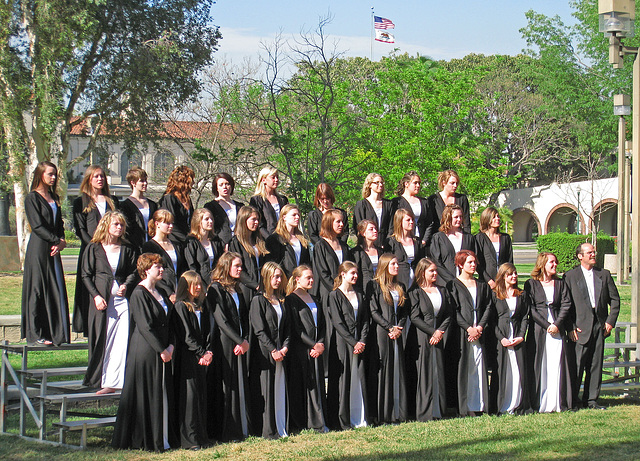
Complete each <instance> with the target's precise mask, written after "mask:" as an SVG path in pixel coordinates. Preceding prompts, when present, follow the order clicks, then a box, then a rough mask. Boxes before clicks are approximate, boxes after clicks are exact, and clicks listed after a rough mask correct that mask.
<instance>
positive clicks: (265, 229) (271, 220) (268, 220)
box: [249, 194, 289, 240]
mask: <svg viewBox="0 0 640 461" xmlns="http://www.w3.org/2000/svg"><path fill="white" fill-rule="evenodd" d="M276 198H277V199H278V204H279V205H280V211H282V208H284V206H285V205H286V204H288V203H289V199H288V198H287V197H285V196H284V195H280V194H276ZM249 205H251V206H252V207H254V208H255V209H257V210H258V211H259V213H260V233H261V234H262V238H264V239H265V240H266V239H267V237H269V236H270V235H271V234H273V232H274V231H275V230H276V225H277V224H278V216H276V210H274V209H273V205H271V203H270V202H269V201H268V200H265V199H264V198H263V197H262V196H261V195H254V196H253V197H251V199H250V200H249Z"/></svg>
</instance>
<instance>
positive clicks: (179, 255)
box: [142, 239, 204, 296]
mask: <svg viewBox="0 0 640 461" xmlns="http://www.w3.org/2000/svg"><path fill="white" fill-rule="evenodd" d="M171 244H172V245H173V249H174V250H175V252H176V259H177V267H178V271H177V272H176V271H175V269H174V268H173V262H172V261H171V256H169V254H168V253H167V252H166V251H165V249H164V248H162V247H161V246H160V244H159V243H158V242H156V241H155V240H153V239H151V240H149V241H148V242H146V243H145V244H144V245H142V252H143V253H155V254H157V255H160V257H161V258H162V262H163V263H164V273H163V274H162V280H158V283H156V286H158V287H159V288H162V290H163V291H164V292H165V293H167V294H168V295H169V296H171V295H172V294H174V293H175V292H176V290H177V289H178V280H180V276H181V275H182V274H183V273H184V272H186V271H187V270H188V266H187V261H186V259H185V257H184V246H183V245H182V244H180V243H178V242H171ZM203 289H204V287H203Z"/></svg>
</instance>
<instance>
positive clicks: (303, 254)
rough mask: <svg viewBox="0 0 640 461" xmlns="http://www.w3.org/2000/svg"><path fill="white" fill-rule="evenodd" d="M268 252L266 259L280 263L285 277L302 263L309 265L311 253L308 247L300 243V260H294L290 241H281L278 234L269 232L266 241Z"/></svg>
mask: <svg viewBox="0 0 640 461" xmlns="http://www.w3.org/2000/svg"><path fill="white" fill-rule="evenodd" d="M266 245H267V250H268V251H269V254H267V255H266V258H265V259H266V260H267V261H273V262H275V263H278V264H280V267H282V269H283V270H284V273H285V275H286V276H287V277H290V276H291V273H292V272H293V270H294V269H295V268H296V267H298V266H300V265H302V264H306V265H308V266H310V265H311V254H310V253H309V248H307V247H305V246H304V245H302V243H300V262H298V261H297V260H296V252H295V250H294V249H293V245H291V243H289V242H287V243H282V242H281V241H280V236H279V235H278V234H275V233H273V234H271V235H270V236H269V238H267V241H266Z"/></svg>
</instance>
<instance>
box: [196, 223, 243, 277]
mask: <svg viewBox="0 0 640 461" xmlns="http://www.w3.org/2000/svg"><path fill="white" fill-rule="evenodd" d="M209 241H210V242H211V246H212V248H213V262H212V263H211V264H209V253H207V250H206V249H205V248H204V246H202V243H201V242H200V240H198V239H197V238H195V237H194V236H193V235H190V236H188V237H187V246H186V247H185V249H184V259H185V260H186V262H187V266H188V267H189V270H192V271H196V272H197V273H198V274H200V277H202V281H203V282H204V284H205V286H209V284H210V283H211V271H212V270H213V269H214V268H215V267H216V264H217V263H218V259H220V256H222V253H223V252H224V245H223V244H222V241H221V240H220V239H219V238H218V237H214V238H213V239H210V240H209ZM243 272H244V271H243Z"/></svg>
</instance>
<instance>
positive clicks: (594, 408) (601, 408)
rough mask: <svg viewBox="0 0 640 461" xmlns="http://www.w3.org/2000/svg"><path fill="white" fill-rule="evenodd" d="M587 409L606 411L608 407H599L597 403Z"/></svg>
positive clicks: (591, 404)
mask: <svg viewBox="0 0 640 461" xmlns="http://www.w3.org/2000/svg"><path fill="white" fill-rule="evenodd" d="M587 408H588V409H589V410H606V409H607V407H603V406H602V405H598V404H597V403H590V404H589V405H588V406H587Z"/></svg>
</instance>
